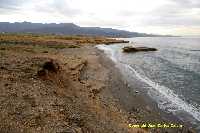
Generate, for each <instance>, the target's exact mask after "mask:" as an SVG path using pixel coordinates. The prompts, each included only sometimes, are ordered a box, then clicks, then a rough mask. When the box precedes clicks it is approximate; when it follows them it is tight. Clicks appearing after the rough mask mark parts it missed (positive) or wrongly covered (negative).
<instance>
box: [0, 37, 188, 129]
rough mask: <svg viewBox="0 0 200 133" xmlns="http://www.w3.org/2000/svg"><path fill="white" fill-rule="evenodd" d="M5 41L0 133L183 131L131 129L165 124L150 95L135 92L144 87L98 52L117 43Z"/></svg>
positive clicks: (80, 39)
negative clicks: (129, 81) (101, 46)
mask: <svg viewBox="0 0 200 133" xmlns="http://www.w3.org/2000/svg"><path fill="white" fill-rule="evenodd" d="M0 37H1V42H0V43H1V45H0V55H1V56H0V73H1V74H0V80H1V82H0V91H1V95H0V103H1V104H0V108H1V110H0V132H21V133H26V132H33V133H35V132H37V133H43V132H47V133H48V132H59V133H61V132H70V133H71V132H72V133H75V132H76V133H77V132H78V133H85V132H91V133H93V132H94V133H102V132H104V133H112V132H116V133H118V132H119V133H137V132H140V133H146V132H150V131H151V132H158V133H162V132H166V131H167V132H169V133H173V132H174V131H175V132H176V131H177V130H178V129H177V130H172V129H171V130H170V129H162V128H155V129H147V128H143V129H141V128H130V127H129V124H138V123H140V124H141V123H143V122H152V121H155V123H157V124H158V122H159V123H160V122H161V121H164V122H166V120H165V119H164V118H163V115H162V112H159V110H156V109H157V108H156V104H153V102H151V101H150V100H149V99H148V98H146V96H145V95H144V94H145V93H141V92H140V93H136V92H135V90H137V89H140V88H138V87H137V86H134V85H133V86H128V85H127V81H126V80H125V79H124V78H123V75H122V73H121V72H120V70H119V69H118V68H117V67H116V65H115V63H114V62H113V61H112V60H111V59H110V58H109V57H107V56H106V54H105V53H104V52H102V51H101V50H99V49H97V48H95V46H96V45H97V44H104V43H106V42H107V43H109V42H111V41H112V42H116V41H115V40H113V39H108V38H98V37H95V38H93V37H89V38H88V37H78V36H66V37H64V36H31V35H2V36H0ZM95 42H96V43H95ZM60 43H61V44H62V45H60ZM159 113H160V114H159ZM172 119H174V117H172ZM170 120H171V119H170ZM175 121H176V120H175ZM181 131H182V132H183V133H184V132H187V129H185V128H183V129H182V130H181Z"/></svg>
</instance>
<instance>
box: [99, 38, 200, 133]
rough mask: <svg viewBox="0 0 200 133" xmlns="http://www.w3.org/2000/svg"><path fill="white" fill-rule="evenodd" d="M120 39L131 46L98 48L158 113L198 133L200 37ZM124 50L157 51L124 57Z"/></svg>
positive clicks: (127, 54)
mask: <svg viewBox="0 0 200 133" xmlns="http://www.w3.org/2000/svg"><path fill="white" fill-rule="evenodd" d="M122 39H123V40H128V41H130V43H127V44H113V45H98V46H97V47H98V48H99V49H101V50H103V51H104V52H105V53H106V54H107V56H109V57H110V58H111V59H112V60H113V61H114V62H115V63H116V66H117V67H118V68H120V70H121V72H122V73H123V75H124V77H125V78H126V80H127V82H128V83H129V84H130V85H131V84H133V85H134V84H135V85H136V86H137V87H138V88H140V90H138V91H143V92H145V93H147V95H148V96H149V98H151V99H152V100H153V101H154V102H155V103H156V104H157V105H158V107H159V108H160V109H161V110H163V111H164V112H166V113H170V114H173V115H175V116H176V117H178V119H180V120H181V121H183V122H185V123H188V124H190V125H192V126H193V127H194V128H195V129H196V130H197V131H198V132H200V37H136V38H122ZM124 46H146V47H153V48H157V49H158V51H154V52H137V53H123V52H122V48H123V47H124ZM142 89H143V90H142ZM144 90H145V91H144Z"/></svg>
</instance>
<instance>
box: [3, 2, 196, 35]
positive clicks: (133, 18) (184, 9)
mask: <svg viewBox="0 0 200 133" xmlns="http://www.w3.org/2000/svg"><path fill="white" fill-rule="evenodd" d="M0 12H1V13H0V21H11V22H14V21H31V22H47V23H48V22H49V23H51V22H57V23H59V22H74V23H76V24H79V25H81V26H101V27H112V28H120V29H125V30H130V31H138V32H146V33H158V34H165V33H167V34H182V33H183V30H185V32H184V34H200V1H199V0H139V1H138V0H43V1H41V0H29V1H25V0H0ZM194 27H195V28H194Z"/></svg>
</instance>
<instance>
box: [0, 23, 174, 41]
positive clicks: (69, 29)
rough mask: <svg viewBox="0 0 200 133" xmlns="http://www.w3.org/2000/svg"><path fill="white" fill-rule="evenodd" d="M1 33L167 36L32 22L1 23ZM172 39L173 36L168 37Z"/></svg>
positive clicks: (71, 24) (68, 24) (67, 24)
mask: <svg viewBox="0 0 200 133" xmlns="http://www.w3.org/2000/svg"><path fill="white" fill-rule="evenodd" d="M0 32H6V33H7V32H8V33H16V32H17V33H40V34H61V35H90V36H106V37H125V38H126V37H158V36H165V35H155V34H146V33H138V32H130V31H126V30H118V29H113V28H101V27H81V26H78V25H76V24H74V23H59V24H56V23H31V22H15V23H10V22H0ZM166 36H167V37H171V35H166Z"/></svg>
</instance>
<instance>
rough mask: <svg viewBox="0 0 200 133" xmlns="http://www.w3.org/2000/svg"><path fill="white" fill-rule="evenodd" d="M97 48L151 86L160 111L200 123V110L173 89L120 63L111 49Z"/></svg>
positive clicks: (105, 47)
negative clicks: (179, 115)
mask: <svg viewBox="0 0 200 133" xmlns="http://www.w3.org/2000/svg"><path fill="white" fill-rule="evenodd" d="M97 48H99V49H101V50H103V51H104V52H105V53H106V54H107V55H109V57H110V58H111V59H112V60H113V61H114V62H115V63H116V64H118V65H119V66H120V67H124V68H125V69H127V70H128V71H129V72H130V74H131V75H132V76H136V78H138V79H139V80H140V81H142V82H143V83H145V84H146V85H147V86H149V90H148V94H149V96H150V97H151V98H153V99H154V100H156V102H157V103H158V106H159V108H160V109H163V110H166V111H168V112H172V113H173V114H175V115H176V114H178V113H181V112H185V113H187V114H189V115H190V116H192V117H193V119H191V118H190V119H191V122H192V123H193V124H196V122H197V121H199V122H200V108H198V107H195V106H194V105H192V104H189V103H187V102H185V101H184V100H182V99H181V98H180V97H179V96H178V95H177V94H175V93H174V92H173V91H172V90H173V89H172V88H168V87H166V86H163V85H160V84H158V83H156V82H154V81H152V80H151V79H149V78H148V77H146V76H145V75H144V74H140V73H139V72H138V71H136V69H134V68H133V67H131V66H130V65H129V64H126V63H124V62H120V61H118V60H117V58H116V56H115V53H114V50H112V49H111V48H109V47H107V46H105V45H99V46H97Z"/></svg>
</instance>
